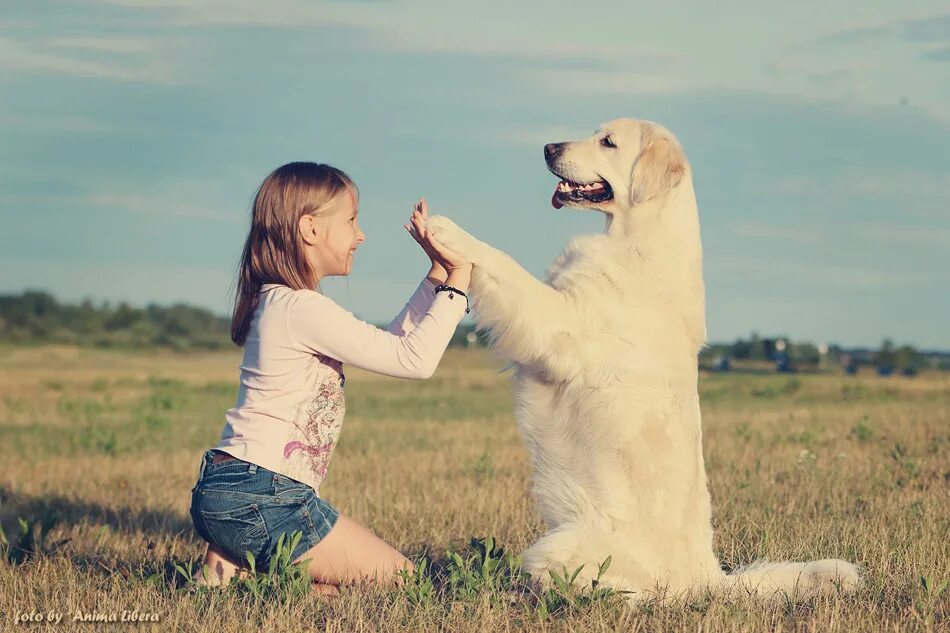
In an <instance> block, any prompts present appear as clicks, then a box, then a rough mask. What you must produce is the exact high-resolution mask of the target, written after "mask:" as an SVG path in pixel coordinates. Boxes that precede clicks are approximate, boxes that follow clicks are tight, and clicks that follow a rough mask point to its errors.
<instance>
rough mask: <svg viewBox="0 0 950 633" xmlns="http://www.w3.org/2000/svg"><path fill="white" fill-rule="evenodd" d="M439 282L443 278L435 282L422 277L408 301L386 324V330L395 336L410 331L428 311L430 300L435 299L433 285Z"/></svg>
mask: <svg viewBox="0 0 950 633" xmlns="http://www.w3.org/2000/svg"><path fill="white" fill-rule="evenodd" d="M440 283H445V279H444V278H443V279H442V281H439V282H437V283H436V282H433V281H432V280H431V279H430V278H429V277H426V278H425V279H423V280H422V283H420V284H419V287H418V288H416V291H415V292H414V293H412V296H411V297H410V298H409V302H408V303H407V304H406V305H405V307H404V308H403V309H402V310H401V311H400V312H399V314H397V315H396V318H394V319H393V321H392V323H390V324H389V325H388V326H386V331H387V332H391V333H392V334H395V335H396V336H405V335H406V334H408V333H409V332H411V331H412V329H413V328H414V327H416V325H418V324H419V321H420V320H422V317H424V316H425V314H426V312H428V311H429V307H430V306H431V305H432V300H433V299H435V287H436V285H438V284H440Z"/></svg>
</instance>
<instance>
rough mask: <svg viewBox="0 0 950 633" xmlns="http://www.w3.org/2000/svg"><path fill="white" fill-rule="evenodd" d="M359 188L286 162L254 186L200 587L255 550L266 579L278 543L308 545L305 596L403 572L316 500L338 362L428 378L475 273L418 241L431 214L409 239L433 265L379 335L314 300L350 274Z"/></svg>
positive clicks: (202, 502)
mask: <svg viewBox="0 0 950 633" xmlns="http://www.w3.org/2000/svg"><path fill="white" fill-rule="evenodd" d="M358 214H359V197H358V192H357V189H356V186H355V185H354V184H353V182H352V181H351V180H350V178H349V177H348V176H347V175H346V174H344V173H343V172H342V171H340V170H338V169H335V168H333V167H330V166H328V165H319V164H316V163H290V164H287V165H284V166H283V167H280V168H278V169H276V170H275V171H274V172H273V173H271V174H270V175H269V176H268V177H267V178H266V179H265V180H264V182H263V184H262V185H261V187H260V189H259V190H258V192H257V196H256V197H255V199H254V210H253V218H252V220H251V231H250V234H249V235H248V237H247V241H246V242H245V245H244V254H243V257H242V260H241V269H240V278H239V282H238V292H237V297H236V301H235V306H234V315H233V319H232V321H231V338H232V339H233V340H234V342H235V343H237V344H238V345H240V346H243V347H244V359H243V361H242V363H241V387H240V391H239V392H238V397H237V403H236V405H235V407H234V408H233V409H230V410H229V411H228V413H227V416H226V424H225V426H224V430H223V432H222V434H221V439H220V441H219V442H218V444H217V446H215V447H214V448H213V449H211V450H209V451H206V452H205V454H204V456H203V458H202V462H201V468H200V470H199V475H198V481H197V483H196V484H195V486H194V488H193V489H192V498H191V518H192V521H193V522H194V525H195V529H196V530H197V531H198V534H200V535H201V537H202V538H204V539H205V540H206V541H208V544H209V545H208V552H207V555H206V557H205V565H206V566H207V567H206V568H207V569H208V570H210V573H209V574H208V577H203V582H204V583H206V584H220V583H223V582H224V583H226V582H227V581H228V580H230V578H231V577H232V576H233V575H234V574H235V572H236V571H238V570H239V569H241V568H243V567H244V561H245V560H246V555H245V552H247V551H250V552H251V553H252V554H253V555H254V558H255V561H256V566H257V567H258V568H259V569H267V568H268V565H269V562H270V556H271V555H272V553H273V551H274V547H275V544H276V542H277V538H278V536H279V535H280V534H286V535H287V537H286V538H285V540H287V539H289V536H290V534H291V533H292V532H294V531H300V532H302V533H303V537H302V539H301V540H300V544H299V545H298V546H297V548H296V549H295V550H294V551H293V555H292V558H293V560H307V559H309V561H310V562H309V564H308V570H309V573H310V576H311V577H312V578H313V581H314V583H315V584H314V589H315V590H316V591H319V592H324V593H334V592H335V591H336V587H337V586H339V585H341V584H346V583H349V582H355V581H358V580H361V579H367V578H376V579H380V580H390V581H391V580H392V579H393V577H394V573H395V572H397V571H399V570H401V569H410V570H411V569H412V565H411V563H410V562H409V561H408V560H407V559H406V558H405V557H404V556H403V555H402V554H400V553H399V552H398V551H396V550H395V549H393V548H392V547H390V546H389V545H387V544H386V543H385V542H383V541H382V540H381V539H379V538H377V537H376V536H375V535H373V534H372V533H371V532H370V531H369V530H367V529H366V528H364V527H362V526H361V525H359V524H358V523H356V522H355V521H353V520H351V519H349V518H347V517H346V516H344V515H342V514H339V513H338V512H337V511H336V509H335V508H334V507H333V506H332V505H330V504H329V503H327V502H326V501H325V500H324V499H322V498H321V497H320V494H319V489H320V482H321V481H323V479H324V478H325V477H326V474H327V465H328V464H329V461H330V456H331V454H332V453H333V448H334V446H335V445H336V442H337V438H338V437H339V433H340V427H341V425H342V423H343V411H344V398H343V383H344V376H343V364H352V365H355V366H357V367H362V368H364V369H367V370H370V371H374V372H378V373H381V374H386V375H389V376H397V377H402V378H428V377H429V376H431V375H432V373H433V371H435V368H436V365H438V362H439V359H440V358H441V357H442V354H443V353H444V352H445V348H446V347H447V346H448V343H449V340H450V339H451V337H452V334H453V333H454V331H455V327H456V325H457V324H458V322H459V320H460V319H461V318H462V316H463V314H464V313H465V310H466V302H467V298H466V297H465V294H464V293H465V291H466V290H467V289H468V283H469V279H470V276H471V264H469V263H468V262H465V261H463V260H462V259H461V258H459V257H458V256H457V255H456V254H455V253H453V252H451V251H449V250H447V249H445V248H444V247H442V246H441V245H439V244H438V243H437V242H435V241H434V240H432V239H431V238H430V237H429V235H428V234H427V233H426V229H425V223H426V219H427V217H428V211H427V208H426V203H425V201H424V200H421V201H420V202H419V203H417V204H416V205H415V208H414V210H413V212H412V216H411V218H410V221H409V223H408V224H406V225H405V227H404V228H405V229H406V230H407V231H409V233H410V235H412V237H413V238H414V239H415V240H416V241H417V242H418V243H419V244H420V245H421V246H422V248H423V249H424V250H425V252H426V253H427V254H428V255H429V257H430V259H431V261H432V267H431V269H430V270H429V274H428V275H427V277H426V278H425V279H424V280H423V281H422V283H421V284H420V285H419V287H418V289H417V290H416V291H415V293H414V294H413V295H412V297H411V298H410V299H409V303H408V304H406V306H405V308H403V310H402V311H401V312H400V313H399V314H398V315H397V316H396V318H395V320H394V321H393V322H392V323H391V324H390V325H389V327H388V328H387V329H386V331H383V330H380V329H378V328H376V327H374V326H373V325H370V324H368V323H364V322H363V321H360V320H359V319H357V318H356V317H354V316H353V315H352V314H351V313H349V312H347V311H346V310H344V309H343V308H341V307H340V306H338V305H337V304H336V303H334V302H333V301H332V300H331V299H329V298H327V297H325V296H324V295H322V294H320V293H319V292H316V291H315V290H314V289H315V288H316V287H317V285H318V284H319V282H320V280H321V279H322V278H324V277H326V276H329V275H347V274H349V272H350V270H351V268H352V265H353V254H354V253H355V252H356V249H357V247H358V246H359V245H360V244H362V243H363V241H364V240H365V236H364V235H363V232H362V231H361V230H360V227H359V222H358Z"/></svg>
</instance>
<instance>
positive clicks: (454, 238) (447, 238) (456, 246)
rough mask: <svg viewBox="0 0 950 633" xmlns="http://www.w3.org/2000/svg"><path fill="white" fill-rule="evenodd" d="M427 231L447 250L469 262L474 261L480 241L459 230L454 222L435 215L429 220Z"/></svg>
mask: <svg viewBox="0 0 950 633" xmlns="http://www.w3.org/2000/svg"><path fill="white" fill-rule="evenodd" d="M426 230H427V231H428V232H429V234H430V235H431V236H432V237H434V238H435V239H436V241H438V242H439V243H440V244H442V245H443V246H445V247H446V248H449V249H451V250H453V251H455V252H456V253H458V254H459V255H461V256H462V257H464V258H466V259H468V260H469V261H473V257H474V256H475V252H476V251H477V248H476V246H477V244H478V241H477V240H476V239H475V238H474V237H472V236H471V235H469V234H468V233H466V232H465V231H464V230H462V229H461V228H459V226H458V225H457V224H456V223H455V222H453V221H452V220H450V219H448V218H447V217H445V216H444V215H434V216H432V217H431V218H429V222H428V223H427V224H426Z"/></svg>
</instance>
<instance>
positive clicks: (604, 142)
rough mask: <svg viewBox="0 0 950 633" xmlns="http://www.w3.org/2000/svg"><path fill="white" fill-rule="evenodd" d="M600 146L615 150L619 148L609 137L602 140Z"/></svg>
mask: <svg viewBox="0 0 950 633" xmlns="http://www.w3.org/2000/svg"><path fill="white" fill-rule="evenodd" d="M600 144H601V145H603V146H604V147H613V148H616V147H617V146H616V145H614V142H613V141H612V140H610V137H609V136H605V137H604V138H602V139H600Z"/></svg>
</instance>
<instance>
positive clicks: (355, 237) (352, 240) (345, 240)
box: [310, 189, 366, 277]
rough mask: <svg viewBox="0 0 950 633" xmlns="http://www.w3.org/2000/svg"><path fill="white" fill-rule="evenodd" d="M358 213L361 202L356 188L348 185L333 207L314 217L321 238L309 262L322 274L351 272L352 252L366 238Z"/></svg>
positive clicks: (323, 275) (317, 241)
mask: <svg viewBox="0 0 950 633" xmlns="http://www.w3.org/2000/svg"><path fill="white" fill-rule="evenodd" d="M358 216H359V203H358V202H357V200H356V197H355V196H354V195H353V191H352V190H350V189H347V190H346V191H345V192H344V193H342V194H341V195H339V196H337V199H336V201H335V202H334V209H333V210H331V211H330V212H329V213H328V214H327V215H325V216H322V217H320V218H315V219H314V220H315V223H316V224H317V226H318V227H319V230H318V234H319V235H320V238H321V239H318V240H316V243H315V244H314V245H313V246H314V248H313V249H312V251H311V253H312V256H311V261H310V263H311V266H313V267H314V270H315V271H317V273H318V275H319V276H320V277H326V276H329V275H349V274H350V271H351V270H352V269H353V254H354V253H356V249H357V248H358V247H359V245H360V244H362V243H363V242H364V241H366V236H365V235H364V234H363V231H362V230H360V225H359V217H358Z"/></svg>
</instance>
